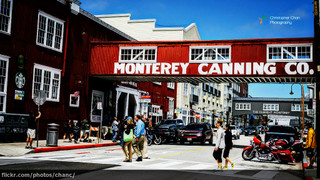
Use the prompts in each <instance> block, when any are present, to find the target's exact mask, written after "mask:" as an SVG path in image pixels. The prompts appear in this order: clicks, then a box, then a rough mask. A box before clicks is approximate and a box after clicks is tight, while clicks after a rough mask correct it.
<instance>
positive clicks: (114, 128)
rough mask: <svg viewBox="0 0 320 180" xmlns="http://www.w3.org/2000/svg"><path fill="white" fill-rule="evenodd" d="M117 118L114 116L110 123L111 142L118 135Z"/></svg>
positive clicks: (114, 140)
mask: <svg viewBox="0 0 320 180" xmlns="http://www.w3.org/2000/svg"><path fill="white" fill-rule="evenodd" d="M118 125H119V123H118V118H117V117H114V118H113V123H112V142H116V138H117V136H118V130H119V128H118Z"/></svg>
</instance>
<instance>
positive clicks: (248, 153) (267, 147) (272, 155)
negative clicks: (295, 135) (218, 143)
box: [242, 136, 295, 163]
mask: <svg viewBox="0 0 320 180" xmlns="http://www.w3.org/2000/svg"><path fill="white" fill-rule="evenodd" d="M287 144H288V142H286V141H284V140H271V141H269V142H267V143H265V144H263V143H261V138H260V136H254V138H253V141H252V140H251V146H248V147H245V148H244V149H243V152H242V158H243V159H244V160H252V159H253V158H254V157H256V158H257V159H258V160H260V161H273V160H276V161H278V162H279V163H281V162H293V163H294V162H295V160H294V158H293V156H292V153H291V151H290V150H289V149H285V148H284V147H285V146H287Z"/></svg>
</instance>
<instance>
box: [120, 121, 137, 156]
mask: <svg viewBox="0 0 320 180" xmlns="http://www.w3.org/2000/svg"><path fill="white" fill-rule="evenodd" d="M133 129H134V125H133V119H132V117H130V116H129V117H127V119H126V123H125V125H124V128H123V132H122V133H123V136H122V139H123V137H124V133H125V134H130V133H132V134H133ZM131 131H132V132H131ZM125 141H126V139H123V145H122V150H123V153H124V155H125V156H126V159H125V160H124V161H123V162H132V141H133V138H132V140H129V141H127V142H125ZM126 148H127V149H126ZM127 150H128V151H127ZM128 152H129V153H128Z"/></svg>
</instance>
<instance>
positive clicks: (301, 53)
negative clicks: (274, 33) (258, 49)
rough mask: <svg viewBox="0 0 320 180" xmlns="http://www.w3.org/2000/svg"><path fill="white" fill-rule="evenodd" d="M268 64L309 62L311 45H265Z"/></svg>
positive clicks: (310, 59)
mask: <svg viewBox="0 0 320 180" xmlns="http://www.w3.org/2000/svg"><path fill="white" fill-rule="evenodd" d="M267 54H268V58H267V59H268V62H294V61H302V62H311V61H312V45H311V44H272V45H267Z"/></svg>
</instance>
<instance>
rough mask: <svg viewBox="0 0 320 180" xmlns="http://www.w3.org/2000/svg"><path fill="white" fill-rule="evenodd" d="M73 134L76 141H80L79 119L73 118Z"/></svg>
mask: <svg viewBox="0 0 320 180" xmlns="http://www.w3.org/2000/svg"><path fill="white" fill-rule="evenodd" d="M72 134H73V138H74V143H76V144H77V143H78V138H79V135H80V127H79V124H78V121H77V120H73V127H72Z"/></svg>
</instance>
